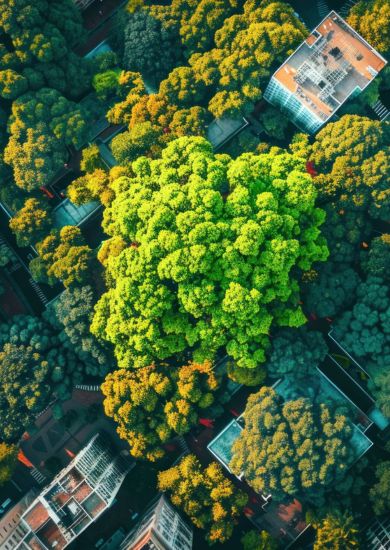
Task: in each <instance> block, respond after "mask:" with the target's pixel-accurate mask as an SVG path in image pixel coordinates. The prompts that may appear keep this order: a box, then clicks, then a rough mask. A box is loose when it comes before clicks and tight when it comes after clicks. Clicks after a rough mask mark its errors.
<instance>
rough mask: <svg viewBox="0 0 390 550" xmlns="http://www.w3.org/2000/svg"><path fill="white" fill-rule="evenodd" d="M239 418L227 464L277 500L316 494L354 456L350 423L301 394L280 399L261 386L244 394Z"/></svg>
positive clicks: (337, 476) (318, 495) (344, 468)
mask: <svg viewBox="0 0 390 550" xmlns="http://www.w3.org/2000/svg"><path fill="white" fill-rule="evenodd" d="M244 419H245V427H244V429H243V430H242V432H241V434H240V436H239V437H238V439H237V440H236V441H235V443H234V444H233V449H232V453H233V458H232V460H231V462H230V468H231V470H232V471H233V472H234V473H235V474H236V475H240V474H243V475H244V476H245V480H246V482H247V483H248V484H249V485H250V486H251V487H253V489H254V490H255V491H257V492H261V493H263V494H265V495H268V494H272V496H273V497H274V498H275V499H277V500H279V499H283V498H285V497H286V496H287V495H288V496H296V495H304V496H305V498H307V499H309V500H311V499H312V500H317V499H320V498H321V497H322V495H323V492H324V490H325V488H326V487H327V486H328V485H330V484H331V483H332V482H334V481H335V480H336V479H338V478H342V477H343V475H344V473H345V472H346V470H347V469H348V466H349V465H350V464H351V463H352V462H353V460H354V458H355V456H354V453H353V451H352V448H351V446H350V444H349V439H350V437H351V435H352V426H351V423H350V422H349V420H348V419H347V418H346V417H345V416H342V415H338V414H335V413H333V412H332V411H331V410H330V409H329V408H328V407H327V406H326V405H325V404H323V403H321V404H315V403H313V402H312V400H309V399H304V398H301V399H296V400H292V401H287V402H284V401H283V399H282V398H281V397H280V396H278V394H277V393H276V392H275V390H274V389H273V388H269V387H266V386H264V387H263V388H261V389H260V391H259V392H258V393H255V394H252V395H250V397H249V398H248V402H247V405H246V409H245V412H244ZM253 449H256V452H255V453H253Z"/></svg>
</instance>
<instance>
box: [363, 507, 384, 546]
mask: <svg viewBox="0 0 390 550" xmlns="http://www.w3.org/2000/svg"><path fill="white" fill-rule="evenodd" d="M363 533H364V539H365V541H364V543H365V548H366V549H367V550H389V548H390V515H388V516H383V517H381V518H377V519H375V520H374V521H372V522H371V523H370V524H369V525H368V526H367V527H366V528H365V529H364V531H363Z"/></svg>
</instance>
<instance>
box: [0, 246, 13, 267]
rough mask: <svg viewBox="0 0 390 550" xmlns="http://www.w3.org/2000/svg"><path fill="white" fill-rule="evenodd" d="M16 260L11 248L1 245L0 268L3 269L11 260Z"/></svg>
mask: <svg viewBox="0 0 390 550" xmlns="http://www.w3.org/2000/svg"><path fill="white" fill-rule="evenodd" d="M14 259H16V256H15V253H14V252H13V250H12V248H10V247H9V246H8V244H5V243H4V244H1V245H0V267H4V266H6V265H7V264H9V262H11V261H12V260H14Z"/></svg>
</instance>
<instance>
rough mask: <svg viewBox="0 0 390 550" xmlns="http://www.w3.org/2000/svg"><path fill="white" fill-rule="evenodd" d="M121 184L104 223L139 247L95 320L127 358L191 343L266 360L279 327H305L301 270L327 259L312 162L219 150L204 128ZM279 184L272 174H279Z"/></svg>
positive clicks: (246, 359)
mask: <svg viewBox="0 0 390 550" xmlns="http://www.w3.org/2000/svg"><path fill="white" fill-rule="evenodd" d="M132 170H133V172H134V176H133V177H128V178H124V177H122V178H119V179H118V180H117V181H116V182H114V183H113V184H112V185H113V188H114V189H115V195H116V196H115V199H114V200H113V202H112V203H111V205H110V207H108V208H106V210H105V213H104V222H103V227H104V230H105V232H106V233H107V234H108V235H110V236H114V237H118V236H120V237H122V238H123V239H124V241H125V242H126V243H127V244H128V246H127V247H126V248H125V249H124V250H123V251H122V252H121V253H120V254H119V256H117V257H116V258H115V260H114V261H112V262H110V261H108V267H107V268H106V274H107V273H108V278H107V280H111V281H113V284H112V286H111V287H110V288H109V289H108V291H107V292H106V293H105V294H103V296H102V297H101V299H100V300H99V302H98V304H97V306H96V313H95V316H94V319H93V323H92V325H91V330H92V332H93V333H94V334H95V335H96V336H98V337H99V338H102V339H105V340H108V341H110V342H112V343H113V344H114V346H115V354H116V357H117V359H118V364H119V366H121V367H125V368H126V367H128V366H133V365H134V366H136V367H141V366H146V365H148V364H151V363H153V362H154V361H155V360H164V359H167V358H168V357H171V356H173V355H174V354H177V353H180V352H182V351H184V350H185V349H188V348H192V349H193V350H194V359H195V361H197V362H203V361H204V360H205V359H210V360H211V359H212V358H213V357H214V355H215V353H216V351H217V350H218V349H219V348H221V347H222V346H226V350H227V353H228V355H230V356H231V357H232V358H233V359H234V360H235V361H236V363H237V366H238V367H240V368H254V367H256V366H258V365H259V364H261V363H262V362H264V360H265V349H266V348H267V346H268V334H269V330H270V328H271V326H272V325H274V326H276V325H278V326H300V325H301V324H303V323H304V322H305V317H304V315H303V313H302V311H301V308H300V306H299V303H298V302H299V287H298V280H297V279H296V275H297V274H298V273H299V271H300V270H302V269H303V270H307V269H309V268H310V266H311V264H312V262H313V261H317V260H319V261H321V260H325V259H326V257H327V248H326V245H325V242H324V240H323V239H322V237H321V235H320V230H319V226H320V225H321V223H322V222H323V219H324V214H323V212H322V211H321V210H320V209H318V208H316V207H315V206H314V203H315V198H316V193H315V191H314V188H313V185H312V183H311V178H310V176H309V175H308V174H306V173H305V172H304V168H303V161H302V160H301V159H299V158H296V157H293V156H291V155H289V154H287V153H280V154H276V155H273V154H265V155H253V154H246V155H243V156H242V157H240V158H238V159H236V160H234V161H233V160H232V159H231V158H230V157H228V156H227V155H215V154H214V153H213V152H212V147H211V145H210V144H209V143H208V142H207V141H205V140H204V139H202V138H199V137H196V138H187V137H182V138H179V139H177V140H175V141H173V142H171V143H170V144H169V145H168V147H167V148H166V149H165V150H164V151H163V152H162V158H161V159H156V160H151V159H148V158H143V157H142V158H140V159H138V160H137V161H136V162H133V164H132ZM276 177H277V184H274V183H273V182H274V181H276V180H275V178H276Z"/></svg>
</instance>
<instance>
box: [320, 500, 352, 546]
mask: <svg viewBox="0 0 390 550" xmlns="http://www.w3.org/2000/svg"><path fill="white" fill-rule="evenodd" d="M314 528H315V529H316V540H315V542H314V550H324V549H328V550H353V549H354V548H356V549H358V548H361V546H360V540H359V531H358V529H357V525H356V523H355V521H354V519H353V516H352V515H351V513H350V512H348V511H344V512H340V511H339V510H337V509H336V510H334V511H332V512H330V513H328V514H327V515H326V516H325V517H324V518H323V519H322V520H321V521H319V522H315V524H314Z"/></svg>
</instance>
